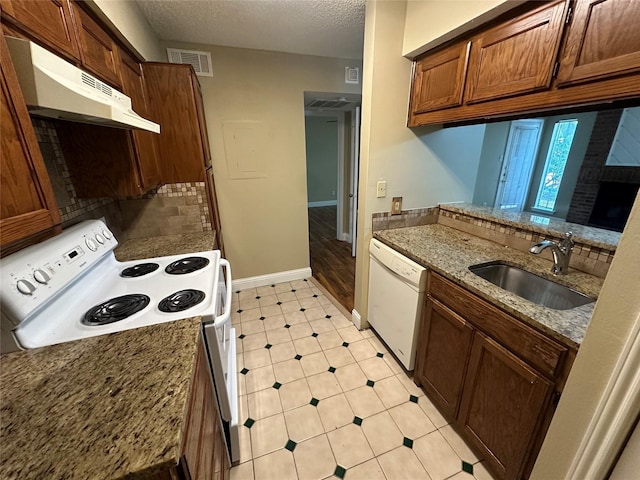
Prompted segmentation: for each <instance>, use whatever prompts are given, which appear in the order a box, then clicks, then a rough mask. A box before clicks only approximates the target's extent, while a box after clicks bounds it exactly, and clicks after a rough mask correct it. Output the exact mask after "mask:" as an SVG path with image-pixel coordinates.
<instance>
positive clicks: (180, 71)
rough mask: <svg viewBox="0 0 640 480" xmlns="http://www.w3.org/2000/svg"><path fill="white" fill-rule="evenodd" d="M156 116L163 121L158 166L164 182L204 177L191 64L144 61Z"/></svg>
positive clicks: (148, 89) (200, 134) (144, 70)
mask: <svg viewBox="0 0 640 480" xmlns="http://www.w3.org/2000/svg"><path fill="white" fill-rule="evenodd" d="M142 70H143V72H144V77H145V81H146V84H147V92H148V93H149V103H150V105H151V108H152V109H153V117H152V118H154V120H155V121H156V122H158V123H159V124H160V129H161V130H160V135H159V136H158V151H159V154H160V155H159V166H160V175H161V177H162V183H183V182H202V181H204V162H205V159H204V158H203V155H204V154H203V152H204V151H205V150H204V149H205V147H204V146H203V143H202V133H201V126H200V124H199V118H198V111H197V109H196V100H195V99H196V92H195V91H194V83H193V80H192V78H191V76H192V75H195V73H194V72H193V68H192V67H191V65H179V64H170V63H144V64H143V65H142Z"/></svg>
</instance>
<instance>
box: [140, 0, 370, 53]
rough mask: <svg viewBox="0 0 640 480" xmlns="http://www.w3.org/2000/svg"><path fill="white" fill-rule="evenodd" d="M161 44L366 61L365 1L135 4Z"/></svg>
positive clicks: (167, 0)
mask: <svg viewBox="0 0 640 480" xmlns="http://www.w3.org/2000/svg"><path fill="white" fill-rule="evenodd" d="M136 1H137V3H138V5H140V8H141V9H142V11H143V12H144V14H145V16H146V17H147V19H148V20H149V23H150V24H151V27H152V28H153V30H154V31H155V32H156V34H157V35H158V36H159V37H160V39H162V40H175V41H181V42H189V43H203V44H208V45H224V46H229V47H242V48H254V49H259V50H273V51H278V52H289V53H299V54H305V55H320V56H324V57H338V58H362V44H363V37H364V4H365V0H136Z"/></svg>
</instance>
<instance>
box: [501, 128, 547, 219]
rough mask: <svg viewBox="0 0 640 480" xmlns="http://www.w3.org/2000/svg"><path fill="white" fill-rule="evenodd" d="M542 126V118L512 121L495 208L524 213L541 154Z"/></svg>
mask: <svg viewBox="0 0 640 480" xmlns="http://www.w3.org/2000/svg"><path fill="white" fill-rule="evenodd" d="M543 123H544V120H542V119H532V120H516V121H514V122H511V128H510V130H509V137H508V139H507V148H506V150H505V153H504V158H503V161H502V171H501V173H500V182H499V184H498V191H497V194H496V200H495V208H499V209H501V210H512V211H515V212H521V211H522V210H523V208H524V204H525V201H526V199H527V194H528V193H529V185H530V183H531V174H532V172H533V167H534V165H535V160H536V156H537V154H538V146H539V144H540V133H541V131H542V125H543Z"/></svg>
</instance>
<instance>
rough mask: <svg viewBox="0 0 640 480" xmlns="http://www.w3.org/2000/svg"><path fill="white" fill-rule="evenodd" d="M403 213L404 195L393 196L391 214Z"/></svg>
mask: <svg viewBox="0 0 640 480" xmlns="http://www.w3.org/2000/svg"><path fill="white" fill-rule="evenodd" d="M401 213H402V197H393V200H391V215H400V214H401Z"/></svg>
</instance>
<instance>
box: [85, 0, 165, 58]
mask: <svg viewBox="0 0 640 480" xmlns="http://www.w3.org/2000/svg"><path fill="white" fill-rule="evenodd" d="M91 2H92V3H93V5H95V6H96V7H97V8H98V10H99V12H97V13H100V12H102V14H103V15H104V16H106V18H107V19H108V20H109V21H110V23H112V24H113V26H115V27H116V28H117V29H118V30H119V31H120V33H122V35H124V37H125V38H126V40H127V43H129V45H130V46H131V47H133V49H134V50H136V51H137V52H138V53H139V54H140V55H142V56H143V57H144V58H145V60H147V61H153V62H166V61H167V55H166V51H165V50H164V49H162V48H161V47H160V40H159V39H158V37H157V35H156V34H155V32H154V31H153V29H152V28H151V25H149V22H147V19H146V17H145V16H144V15H143V13H142V10H140V7H139V6H138V4H137V3H136V2H134V1H131V0H91ZM92 8H94V7H93V6H92Z"/></svg>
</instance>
